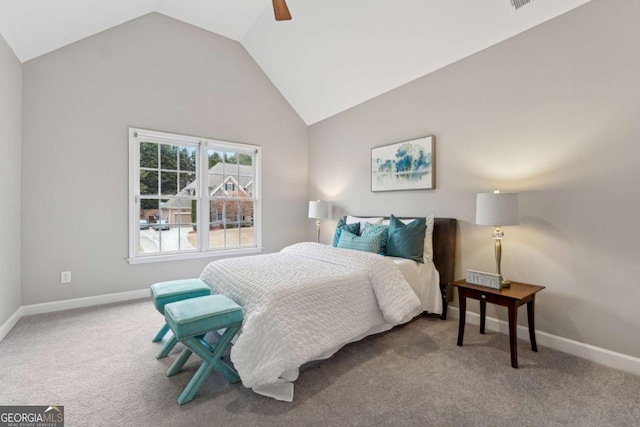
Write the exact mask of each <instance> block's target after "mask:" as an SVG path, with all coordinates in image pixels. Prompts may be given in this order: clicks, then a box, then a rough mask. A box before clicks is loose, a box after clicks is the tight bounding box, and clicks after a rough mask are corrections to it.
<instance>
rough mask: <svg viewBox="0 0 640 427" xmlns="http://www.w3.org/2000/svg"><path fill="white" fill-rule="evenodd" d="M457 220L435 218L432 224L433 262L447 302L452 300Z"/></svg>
mask: <svg viewBox="0 0 640 427" xmlns="http://www.w3.org/2000/svg"><path fill="white" fill-rule="evenodd" d="M457 229H458V221H457V220H456V219H455V218H436V219H435V221H434V226H433V263H434V264H435V265H436V269H438V272H439V273H440V289H441V290H442V291H443V298H444V299H445V300H446V301H447V302H451V301H453V290H452V289H451V285H449V283H451V282H453V281H454V280H455V279H454V274H455V268H456V234H457Z"/></svg>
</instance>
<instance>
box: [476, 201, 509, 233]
mask: <svg viewBox="0 0 640 427" xmlns="http://www.w3.org/2000/svg"><path fill="white" fill-rule="evenodd" d="M476 224H478V225H495V226H497V225H516V224H518V193H478V197H477V199H476Z"/></svg>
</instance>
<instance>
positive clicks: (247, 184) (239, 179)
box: [162, 162, 253, 209]
mask: <svg viewBox="0 0 640 427" xmlns="http://www.w3.org/2000/svg"><path fill="white" fill-rule="evenodd" d="M229 181H233V183H234V184H235V185H239V186H240V188H239V189H236V190H235V192H240V193H244V194H240V195H239V196H240V197H250V194H249V193H248V192H247V191H246V189H248V188H251V186H252V185H253V166H250V165H237V164H229V163H222V162H220V163H217V164H216V165H215V166H213V167H212V168H210V169H209V195H214V194H215V195H216V196H222V197H224V196H231V194H229V193H227V191H226V189H225V188H224V184H226V183H228V182H229ZM196 185H197V184H196V183H195V182H192V183H191V184H189V185H187V186H186V187H185V188H183V189H182V190H181V191H180V192H179V193H178V194H176V196H185V197H189V196H190V195H191V191H194V190H195V189H196ZM162 208H163V209H191V200H185V199H171V200H169V201H168V202H166V203H165V204H164V205H163V206H162Z"/></svg>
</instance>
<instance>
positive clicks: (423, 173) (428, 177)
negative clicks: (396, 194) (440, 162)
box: [371, 136, 435, 191]
mask: <svg viewBox="0 0 640 427" xmlns="http://www.w3.org/2000/svg"><path fill="white" fill-rule="evenodd" d="M434 144H435V137H433V136H425V137H423V138H417V139H412V140H411V141H404V142H398V143H395V144H390V145H383V146H381V147H375V148H372V149H371V191H397V190H425V189H433V188H435V168H434V162H435V156H434V154H435V153H434Z"/></svg>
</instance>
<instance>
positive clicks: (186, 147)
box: [129, 128, 261, 262]
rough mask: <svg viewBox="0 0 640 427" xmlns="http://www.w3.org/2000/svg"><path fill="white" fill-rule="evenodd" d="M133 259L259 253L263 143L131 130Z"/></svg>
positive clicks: (137, 260)
mask: <svg viewBox="0 0 640 427" xmlns="http://www.w3.org/2000/svg"><path fill="white" fill-rule="evenodd" d="M130 146H131V147H130V149H131V153H130V155H131V160H130V166H131V171H130V176H131V183H130V187H131V193H132V194H131V201H130V209H129V210H130V222H131V225H130V249H129V260H130V262H143V261H156V260H162V259H172V258H189V257H196V256H210V255H215V254H216V253H219V254H224V255H229V254H232V253H245V252H256V251H257V250H259V248H260V235H261V234H260V223H261V221H260V199H259V197H258V194H257V192H256V188H257V184H258V183H259V182H258V181H259V179H258V177H259V176H258V171H259V166H260V165H259V161H260V157H259V154H260V147H257V146H252V145H246V144H238V143H231V142H225V141H216V140H210V139H206V138H194V137H188V136H183V135H174V134H167V133H163V132H155V131H147V130H142V129H133V128H131V129H130Z"/></svg>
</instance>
